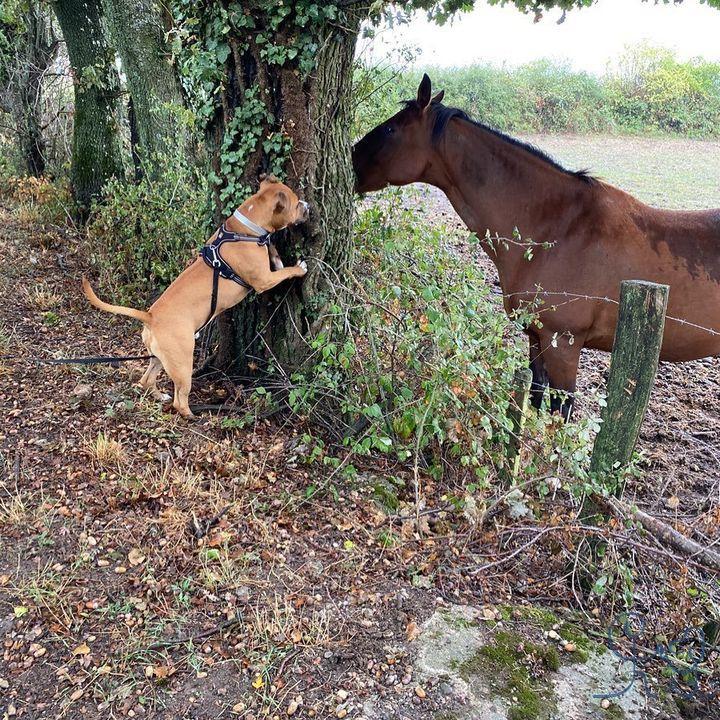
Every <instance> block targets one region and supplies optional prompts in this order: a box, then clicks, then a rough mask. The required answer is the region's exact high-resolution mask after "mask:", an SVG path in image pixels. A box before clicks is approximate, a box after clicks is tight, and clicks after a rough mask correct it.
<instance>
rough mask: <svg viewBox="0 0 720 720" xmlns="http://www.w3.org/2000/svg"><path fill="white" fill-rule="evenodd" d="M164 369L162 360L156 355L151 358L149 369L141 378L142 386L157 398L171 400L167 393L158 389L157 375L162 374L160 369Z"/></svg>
mask: <svg viewBox="0 0 720 720" xmlns="http://www.w3.org/2000/svg"><path fill="white" fill-rule="evenodd" d="M161 370H162V363H161V362H160V360H159V359H158V358H156V357H152V358H150V363H149V364H148V367H147V370H146V371H145V374H144V375H143V376H142V377H141V378H140V387H141V388H142V389H143V390H146V391H147V392H149V393H150V395H152V397H153V398H155V400H161V401H164V400H169V399H170V396H169V395H166V394H165V393H161V392H160V390H158V386H157V376H158V375H159V374H160V371H161Z"/></svg>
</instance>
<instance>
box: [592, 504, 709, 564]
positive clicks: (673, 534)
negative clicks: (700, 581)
mask: <svg viewBox="0 0 720 720" xmlns="http://www.w3.org/2000/svg"><path fill="white" fill-rule="evenodd" d="M592 499H593V501H594V502H595V503H597V504H598V505H600V506H602V507H604V508H606V509H607V510H609V511H610V512H611V513H612V514H613V515H615V516H617V517H619V518H621V519H627V518H628V517H630V518H632V519H633V520H637V522H639V523H640V524H641V525H642V526H643V527H644V528H645V530H647V531H648V532H649V533H650V534H651V535H652V536H653V537H654V538H655V539H656V540H658V541H659V542H660V543H662V544H663V545H667V546H670V547H672V548H674V549H675V550H678V551H679V552H681V553H682V554H683V555H686V556H688V557H690V558H692V559H694V560H696V561H697V562H699V563H701V564H702V565H704V566H705V567H707V568H710V569H712V570H715V572H718V573H720V554H718V553H716V552H715V551H714V550H711V549H710V548H706V547H703V546H702V545H700V543H697V542H695V541H694V540H691V539H690V538H689V537H686V536H685V535H683V534H682V533H680V532H678V531H677V530H675V528H673V527H671V526H670V525H668V524H667V523H665V522H663V521H662V520H658V519H657V518H655V517H653V516H652V515H648V514H647V513H646V512H643V511H642V510H639V509H638V508H634V507H631V506H630V505H628V504H627V503H624V502H623V501H622V500H618V499H617V498H614V497H603V496H602V495H598V494H597V493H594V494H593V495H592Z"/></svg>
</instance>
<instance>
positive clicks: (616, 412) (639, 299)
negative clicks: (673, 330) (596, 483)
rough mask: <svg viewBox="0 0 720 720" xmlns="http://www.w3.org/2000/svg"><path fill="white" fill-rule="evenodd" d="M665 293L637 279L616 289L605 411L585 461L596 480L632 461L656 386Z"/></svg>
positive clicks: (665, 290)
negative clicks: (615, 312)
mask: <svg viewBox="0 0 720 720" xmlns="http://www.w3.org/2000/svg"><path fill="white" fill-rule="evenodd" d="M669 292H670V288H669V287H668V286H667V285H658V284H656V283H651V282H644V281H640V280H624V281H623V282H622V283H621V284H620V308H619V312H618V322H617V328H616V329H615V342H614V344H613V351H612V359H611V361H610V376H609V378H608V385H607V406H606V407H605V408H604V409H603V412H602V421H603V422H602V425H601V427H600V432H599V433H598V434H597V437H596V438H595V446H594V448H593V454H592V460H591V461H590V473H591V474H592V475H594V476H595V477H596V478H598V479H601V480H602V479H605V478H607V477H608V476H609V475H611V474H612V473H614V471H616V470H617V469H620V468H623V467H625V466H626V465H627V464H628V463H629V462H630V459H631V458H632V454H633V450H634V449H635V443H636V442H637V438H638V434H639V432H640V425H641V423H642V420H643V417H644V416H645V411H646V409H647V405H648V400H649V399H650V391H651V390H652V387H653V383H654V382H655V373H656V371H657V364H658V359H659V357H660V346H661V345H662V338H663V330H664V328H665V311H666V310H667V302H668V294H669ZM615 490H616V492H617V491H618V490H620V488H615Z"/></svg>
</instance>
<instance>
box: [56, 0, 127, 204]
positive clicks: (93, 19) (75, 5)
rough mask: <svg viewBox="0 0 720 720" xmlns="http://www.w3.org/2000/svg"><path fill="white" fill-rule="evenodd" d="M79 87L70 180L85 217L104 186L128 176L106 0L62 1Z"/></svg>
mask: <svg viewBox="0 0 720 720" xmlns="http://www.w3.org/2000/svg"><path fill="white" fill-rule="evenodd" d="M54 7H55V14H56V15H57V19H58V22H59V23H60V27H61V29H62V32H63V36H64V37H65V43H66V44H67V49H68V56H69V58H70V65H71V67H72V71H73V88H74V91H75V116H74V126H73V147H72V166H71V169H70V180H71V183H72V188H73V193H74V196H75V200H76V201H77V203H78V206H79V212H80V216H81V217H83V218H84V217H86V216H87V213H88V211H89V209H90V203H91V202H92V200H93V198H95V197H97V196H98V195H99V194H100V191H101V190H102V187H103V185H104V184H105V183H106V181H107V180H108V179H110V178H111V177H113V176H115V175H122V172H123V163H122V155H121V145H120V134H119V128H120V124H119V107H120V101H119V97H120V81H119V78H118V73H117V70H116V68H115V56H114V53H113V52H112V51H111V49H110V47H109V44H108V39H107V33H106V28H105V22H104V18H103V15H102V8H101V6H100V0H56V2H55V3H54Z"/></svg>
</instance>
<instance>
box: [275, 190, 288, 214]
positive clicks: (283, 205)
mask: <svg viewBox="0 0 720 720" xmlns="http://www.w3.org/2000/svg"><path fill="white" fill-rule="evenodd" d="M289 203H290V198H289V197H288V194H287V193H286V192H285V191H284V190H278V192H277V195H275V212H276V213H281V212H283V211H284V210H287V207H288V205H289Z"/></svg>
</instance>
